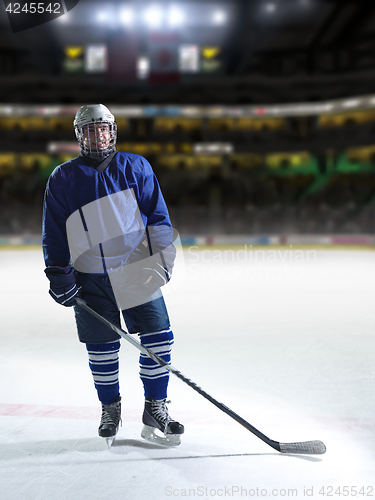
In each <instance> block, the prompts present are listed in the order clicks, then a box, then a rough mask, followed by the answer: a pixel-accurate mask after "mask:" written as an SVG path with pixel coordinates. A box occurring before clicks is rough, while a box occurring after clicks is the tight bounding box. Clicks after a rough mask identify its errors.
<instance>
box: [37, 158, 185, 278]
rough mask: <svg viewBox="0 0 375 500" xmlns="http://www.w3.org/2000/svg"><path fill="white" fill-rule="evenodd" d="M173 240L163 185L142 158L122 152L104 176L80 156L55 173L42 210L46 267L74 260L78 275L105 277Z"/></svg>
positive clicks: (168, 244)
mask: <svg viewBox="0 0 375 500" xmlns="http://www.w3.org/2000/svg"><path fill="white" fill-rule="evenodd" d="M146 236H147V238H146ZM172 240H173V236H172V227H171V222H170V218H169V214H168V210H167V207H166V204H165V201H164V198H163V196H162V193H161V190H160V187H159V184H158V181H157V179H156V176H155V174H154V172H153V170H152V168H151V165H150V164H149V163H148V161H147V160H146V159H145V158H143V157H142V156H139V155H136V154H131V153H117V154H116V155H115V156H114V158H113V159H112V161H111V162H110V164H109V165H108V166H107V167H106V169H105V170H104V171H103V172H99V171H98V170H96V169H95V168H94V167H92V166H90V165H88V164H87V162H85V161H84V159H82V157H77V158H74V159H73V160H70V161H68V162H66V163H63V164H62V165H60V166H58V167H56V168H55V170H54V171H53V172H52V174H51V176H50V178H49V180H48V183H47V187H46V191H45V197H44V206H43V234H42V242H43V254H44V260H45V264H46V267H50V266H58V267H64V266H66V265H68V264H69V262H71V263H72V265H73V266H74V267H75V269H76V270H78V271H81V272H89V273H93V274H103V273H104V274H105V273H107V272H110V270H111V269H116V268H118V267H119V266H121V265H122V264H124V263H125V262H126V261H128V260H129V257H130V260H131V258H132V255H135V254H137V253H140V252H141V253H142V251H143V250H144V248H145V247H147V249H148V251H151V252H152V253H154V252H157V251H160V250H162V249H165V248H168V247H170V246H171V245H172ZM142 243H143V245H142ZM172 247H173V245H172ZM167 255H168V253H167ZM170 255H171V256H172V257H173V258H172V264H169V266H170V267H171V265H173V259H174V255H175V253H173V252H172V253H171V254H170Z"/></svg>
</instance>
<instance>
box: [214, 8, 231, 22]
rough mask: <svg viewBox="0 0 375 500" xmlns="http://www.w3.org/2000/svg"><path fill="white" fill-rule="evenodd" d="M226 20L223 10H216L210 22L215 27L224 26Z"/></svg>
mask: <svg viewBox="0 0 375 500" xmlns="http://www.w3.org/2000/svg"><path fill="white" fill-rule="evenodd" d="M226 20H227V14H226V12H225V11H223V10H217V11H215V12H214V13H213V16H212V22H213V23H214V24H217V25H221V24H224V23H225V22H226Z"/></svg>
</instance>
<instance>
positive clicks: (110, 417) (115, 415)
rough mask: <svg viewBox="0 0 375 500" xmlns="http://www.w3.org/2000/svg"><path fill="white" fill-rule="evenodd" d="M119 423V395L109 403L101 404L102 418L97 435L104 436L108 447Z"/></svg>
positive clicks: (113, 438)
mask: <svg viewBox="0 0 375 500" xmlns="http://www.w3.org/2000/svg"><path fill="white" fill-rule="evenodd" d="M120 423H121V396H119V397H118V398H117V399H116V401H114V402H113V403H111V404H110V405H103V404H102V418H101V420H100V425H99V429H98V432H99V436H100V437H102V438H105V440H106V441H107V445H108V448H110V447H111V446H112V444H113V442H114V440H115V437H116V434H117V432H118V429H119V427H120Z"/></svg>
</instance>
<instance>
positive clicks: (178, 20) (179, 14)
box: [168, 5, 184, 27]
mask: <svg viewBox="0 0 375 500" xmlns="http://www.w3.org/2000/svg"><path fill="white" fill-rule="evenodd" d="M183 22H184V12H183V11H182V10H181V9H179V8H178V7H176V6H175V5H171V6H170V8H169V11H168V24H169V26H171V27H177V26H181V25H182V24H183Z"/></svg>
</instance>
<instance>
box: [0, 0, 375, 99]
mask: <svg viewBox="0 0 375 500" xmlns="http://www.w3.org/2000/svg"><path fill="white" fill-rule="evenodd" d="M7 3H8V2H7V0H6V1H5V2H4V5H7ZM0 7H1V8H0V89H1V98H0V101H1V102H2V103H30V104H32V103H41V104H42V103H45V104H48V103H62V104H75V103H80V102H82V101H85V102H88V101H97V100H100V101H101V102H115V103H118V104H134V103H138V104H149V103H154V104H166V103H174V104H200V105H204V104H217V103H220V104H227V105H232V104H233V105H235V104H238V105H241V104H274V103H290V102H317V101H322V100H327V99H338V98H345V97H350V96H354V95H355V96H360V95H370V94H374V93H375V3H374V2H371V1H366V2H365V1H358V0H357V1H355V0H340V1H330V0H230V1H229V0H227V1H223V0H222V1H219V0H218V1H214V0H213V1H211V0H207V1H205V0H200V1H194V0H178V1H172V0H171V1H165V0H155V1H153V2H150V3H149V2H145V1H142V2H140V1H133V2H131V1H126V0H123V1H121V2H120V1H116V0H111V1H109V2H107V1H106V2H103V1H100V2H99V1H96V0H90V1H88V0H80V1H79V2H78V4H77V5H76V6H75V7H74V8H73V9H71V10H70V11H69V12H68V13H67V14H64V15H63V16H61V17H60V18H58V19H55V20H53V21H50V22H48V23H46V24H43V25H41V26H38V27H35V28H31V29H28V30H24V31H19V32H16V33H13V32H12V30H11V27H10V23H9V20H8V18H7V14H6V11H5V7H4V6H3V4H1V5H0ZM147 8H149V9H154V10H153V11H149V13H147V12H146V10H145V9H147ZM171 9H174V11H173V14H172V10H171ZM126 13H127V14H126ZM129 13H130V14H129ZM147 16H148V18H147ZM168 16H169V17H168ZM173 16H174V17H173ZM163 44H164V45H165V47H164V48H163V47H162V45H163ZM88 45H96V46H98V45H100V46H104V47H105V51H106V57H107V62H106V69H105V71H103V70H102V71H100V72H95V71H91V72H87V71H85V70H82V71H71V69H70V70H69V71H67V70H66V68H67V64H66V62H67V57H68V58H69V57H71V55H72V53H71V54H70V56H67V50H69V49H68V47H73V48H78V49H77V50H78V51H79V49H80V48H81V51H83V52H82V54H83V55H82V54H81V55H82V57H85V56H84V51H85V50H87V46H88ZM181 45H185V46H186V45H188V46H195V47H196V48H197V50H198V52H199V57H200V58H202V57H206V59H207V60H206V61H205V63H206V66H205V70H204V71H203V70H202V68H203V64H202V65H201V66H200V67H199V68H198V69H197V70H195V71H191V69H190V70H189V71H181V69H180V68H179V67H178V66H175V67H173V64H172V63H171V61H172V60H173V57H174V55H173V54H174V51H175V52H176V54H177V49H179V47H180V46H181ZM156 49H157V50H162V51H164V52H159V53H157V50H156ZM204 50H206V52H205V55H202V54H204V52H203V51H204ZM210 50H211V52H210ZM168 51H170V52H168ZM77 53H78V52H76V54H77ZM152 54H154V55H152ZM155 54H159V55H158V56H157V57H159V62H158V63H157V64H159V67H157V68H156V69H155V67H153V66H152V65H153V64H154V63H153V62H152V61H153V59H152V58H153V57H156V56H155ZM160 54H162V56H163V57H164V59H163V57H162V56H161V55H160ZM171 54H172V55H171ZM74 57H76V56H74ZM74 57H73V58H72V60H73V59H74ZM142 58H143V60H146V61H148V62H147V64H151V70H150V71H151V72H150V73H147V72H146V75H143V77H139V75H138V74H137V67H138V66H137V64H138V63H139V60H140V59H142ZM176 60H177V59H176ZM150 61H151V63H150ZM160 61H161V63H160ZM163 61H164V68H163V67H162V66H163V64H162V63H163ZM73 62H74V63H76V64H77V65H78V59H77V58H76V60H75V61H73ZM68 63H69V61H68ZM70 63H72V61H70ZM82 64H83V63H82ZM160 64H161V66H160ZM168 64H170V65H171V66H170V67H169V68H167V66H168ZM73 66H74V65H73V64H72V65H71V66H69V67H70V68H72V67H73ZM76 67H78V66H76ZM166 68H167V70H168V71H166Z"/></svg>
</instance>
